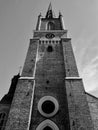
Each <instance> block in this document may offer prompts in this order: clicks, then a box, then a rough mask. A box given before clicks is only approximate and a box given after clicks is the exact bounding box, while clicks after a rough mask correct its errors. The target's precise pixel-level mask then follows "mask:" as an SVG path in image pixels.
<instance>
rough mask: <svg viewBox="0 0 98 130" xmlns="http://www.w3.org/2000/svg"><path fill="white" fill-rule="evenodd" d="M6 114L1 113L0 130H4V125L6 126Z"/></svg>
mask: <svg viewBox="0 0 98 130" xmlns="http://www.w3.org/2000/svg"><path fill="white" fill-rule="evenodd" d="M5 116H6V114H5V113H0V130H2V127H3V124H4V120H5Z"/></svg>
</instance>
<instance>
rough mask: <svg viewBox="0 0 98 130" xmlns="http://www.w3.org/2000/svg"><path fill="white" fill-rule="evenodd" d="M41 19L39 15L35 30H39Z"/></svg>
mask: <svg viewBox="0 0 98 130" xmlns="http://www.w3.org/2000/svg"><path fill="white" fill-rule="evenodd" d="M41 17H42V15H41V13H40V14H39V16H38V21H37V26H36V30H40V24H41Z"/></svg>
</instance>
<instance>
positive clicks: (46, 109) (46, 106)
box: [42, 100, 55, 114]
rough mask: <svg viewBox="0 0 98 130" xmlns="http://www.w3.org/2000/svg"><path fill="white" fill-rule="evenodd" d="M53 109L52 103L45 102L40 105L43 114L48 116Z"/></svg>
mask: <svg viewBox="0 0 98 130" xmlns="http://www.w3.org/2000/svg"><path fill="white" fill-rule="evenodd" d="M54 109H55V104H54V103H53V102H52V101H49V100H47V101H45V102H43V104H42V110H43V112H45V113H47V114H50V113H52V112H53V111H54Z"/></svg>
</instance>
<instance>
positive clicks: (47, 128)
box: [36, 119, 59, 130]
mask: <svg viewBox="0 0 98 130" xmlns="http://www.w3.org/2000/svg"><path fill="white" fill-rule="evenodd" d="M36 130H59V128H58V126H57V125H56V124H55V123H54V122H53V121H51V120H49V119H47V120H44V121H43V122H41V123H40V124H39V125H38V127H37V128H36Z"/></svg>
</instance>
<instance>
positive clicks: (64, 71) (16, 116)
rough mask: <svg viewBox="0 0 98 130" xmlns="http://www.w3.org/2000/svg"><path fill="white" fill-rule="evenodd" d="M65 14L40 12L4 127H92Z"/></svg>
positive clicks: (28, 129) (18, 129)
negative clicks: (68, 34) (43, 15)
mask: <svg viewBox="0 0 98 130" xmlns="http://www.w3.org/2000/svg"><path fill="white" fill-rule="evenodd" d="M93 129H94V128H93V124H92V120H91V116H90V111H89V106H88V102H87V99H86V95H85V90H84V87H83V83H82V79H81V78H80V77H79V74H78V70H77V66H76V62H75V58H74V54H73V50H72V46H71V39H70V38H67V30H66V29H65V27H64V21H63V16H62V14H61V13H59V16H58V17H55V15H54V12H53V10H52V6H51V4H50V5H49V8H48V11H47V13H46V16H45V17H42V16H41V14H40V15H39V16H38V21H37V26H36V30H34V35H33V38H32V39H30V45H29V48H28V52H27V56H26V60H25V63H24V67H23V71H22V74H21V76H20V78H19V79H18V83H17V86H16V90H15V94H14V97H13V101H12V104H11V108H10V112H9V116H8V121H7V123H6V127H5V130H93Z"/></svg>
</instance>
